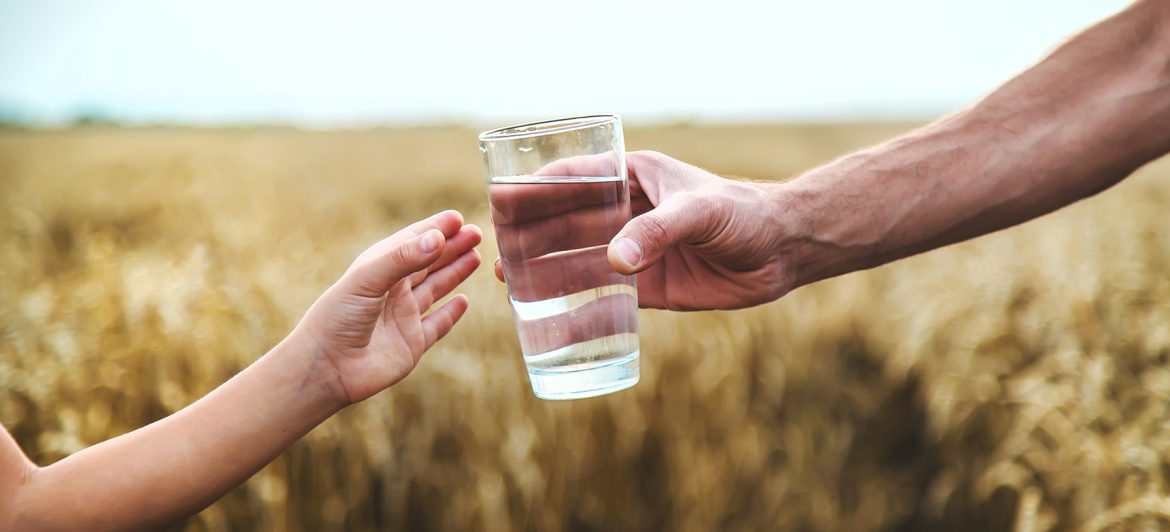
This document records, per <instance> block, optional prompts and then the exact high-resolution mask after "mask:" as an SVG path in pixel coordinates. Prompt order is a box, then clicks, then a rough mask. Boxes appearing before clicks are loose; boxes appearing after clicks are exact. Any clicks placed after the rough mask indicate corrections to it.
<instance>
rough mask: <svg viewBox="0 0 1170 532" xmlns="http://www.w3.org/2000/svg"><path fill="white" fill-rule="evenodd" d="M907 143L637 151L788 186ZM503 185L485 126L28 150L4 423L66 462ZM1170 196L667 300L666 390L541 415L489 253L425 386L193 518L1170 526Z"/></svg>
mask: <svg viewBox="0 0 1170 532" xmlns="http://www.w3.org/2000/svg"><path fill="white" fill-rule="evenodd" d="M909 127H911V124H876V125H865V124H853V125H833V126H829V125H815V126H814V125H810V126H798V125H792V126H764V125H759V126H702V127H700V126H689V125H686V124H678V125H676V126H673V127H656V128H650V129H646V128H641V129H638V128H633V129H630V130H629V131H628V133H627V144H628V147H629V148H630V149H641V148H653V149H657V150H660V151H663V152H665V153H667V154H670V155H673V156H676V157H679V158H681V159H684V160H686V161H689V162H693V163H695V164H698V165H700V166H703V167H705V168H707V169H709V170H711V171H714V172H717V173H721V174H725V175H736V176H745V177H751V178H768V179H787V178H790V177H792V176H793V175H795V174H797V173H799V172H800V171H801V170H803V169H806V168H808V167H810V166H813V165H815V164H818V163H820V162H823V161H825V160H827V159H829V158H831V157H833V156H834V155H836V154H840V153H844V152H846V151H848V150H851V149H854V148H858V147H861V146H864V145H867V144H870V143H873V142H876V141H879V140H881V139H883V138H887V137H889V136H891V135H893V134H896V133H898V132H901V131H904V130H906V129H908V128H909ZM480 172H481V171H480V166H479V159H478V152H477V151H476V146H475V140H474V131H473V130H470V129H464V128H459V127H430V128H413V129H376V130H368V131H333V132H303V131H296V130H291V129H221V130H201V129H147V128H127V129H117V128H83V129H73V130H56V131H52V130H48V131H19V130H8V131H4V132H0V423H3V424H4V425H5V426H6V427H8V429H9V430H10V431H11V432H12V433H13V435H14V436H15V437H16V438H17V440H18V441H19V442H20V443H21V444H22V446H23V447H24V448H25V449H26V451H27V452H28V453H29V454H30V455H31V456H32V457H33V459H34V460H36V461H37V462H38V463H40V464H42V465H43V464H48V463H51V462H53V461H55V460H58V459H60V458H61V457H63V456H66V455H68V454H69V453H72V452H75V451H77V450H78V449H80V448H82V447H84V446H86V445H90V444H93V443H96V442H98V441H101V440H103V439H106V438H109V437H112V436H115V435H118V434H121V433H123V432H126V431H129V430H132V429H133V428H135V427H138V426H141V425H143V424H146V423H149V422H151V421H153V420H155V419H158V418H160V417H162V416H164V415H166V414H167V413H169V412H172V411H174V410H176V409H179V408H181V407H183V406H184V405H186V404H188V403H189V402H191V401H192V400H194V399H195V398H197V397H198V396H200V395H201V394H204V393H206V392H208V391H210V390H211V389H212V388H214V387H215V386H216V385H218V384H219V383H221V382H223V381H224V380H225V379H227V378H228V377H229V376H231V375H232V374H233V373H234V372H236V371H238V370H239V369H240V368H242V367H243V366H244V365H246V364H248V363H249V362H250V361H251V360H254V359H255V358H256V357H257V356H259V355H260V354H262V353H263V352H264V351H266V350H267V349H268V348H269V347H271V346H272V345H273V344H274V343H275V342H276V341H278V340H279V339H280V338H281V337H282V336H283V335H284V334H285V333H286V332H288V331H289V329H290V328H291V327H292V326H293V324H294V323H295V322H296V320H297V319H298V317H299V315H300V313H301V312H303V310H304V309H306V308H307V307H308V305H309V304H310V303H311V302H312V301H313V300H314V298H315V297H316V296H317V295H318V294H319V293H320V292H321V291H322V290H324V289H325V287H326V286H327V285H328V284H329V283H330V282H332V280H333V279H335V278H336V277H337V276H338V275H339V274H340V273H341V272H342V271H343V269H344V268H345V266H346V265H347V264H348V263H349V261H350V260H351V259H352V258H353V257H354V256H355V255H356V253H357V252H359V251H360V250H361V249H363V248H364V247H365V246H366V245H367V244H369V243H371V242H373V241H375V240H377V239H378V238H380V237H381V236H384V235H386V234H388V233H391V232H393V231H395V230H397V229H398V228H399V227H401V226H403V225H404V224H406V223H407V222H409V221H411V220H414V219H417V218H419V217H422V216H424V215H426V214H429V213H431V212H433V211H436V210H439V209H443V208H448V207H451V208H458V209H460V210H462V211H463V212H464V213H465V214H466V215H467V217H468V218H469V219H470V220H471V221H473V222H476V223H479V224H481V225H482V226H484V227H485V228H487V227H489V226H490V224H489V223H488V220H487V218H486V216H487V214H486V196H485V190H484V186H483V184H482V179H481V173H480ZM1168 209H1170V164H1168V163H1167V162H1165V161H1163V162H1161V163H1155V164H1154V165H1152V166H1150V167H1148V168H1146V169H1144V170H1142V171H1141V172H1139V174H1138V175H1136V176H1134V177H1132V178H1130V179H1129V180H1127V181H1126V182H1123V183H1122V184H1121V185H1119V186H1118V187H1116V188H1115V189H1113V190H1110V191H1108V192H1106V193H1104V194H1103V195H1101V196H1099V197H1097V198H1094V199H1092V200H1090V201H1088V202H1084V203H1081V204H1078V205H1074V206H1072V207H1070V208H1067V209H1065V210H1062V211H1060V212H1058V213H1056V214H1054V215H1051V216H1048V217H1046V218H1043V219H1041V220H1038V221H1035V222H1033V223H1029V224H1027V225H1025V226H1023V227H1019V228H1015V229H1012V230H1008V231H1005V232H1001V233H999V234H995V235H992V236H989V237H985V238H982V239H979V240H976V241H973V242H969V243H966V244H962V245H959V246H956V247H953V248H949V249H945V250H940V251H937V252H934V253H930V254H927V255H924V256H920V257H917V258H913V259H910V260H906V261H903V262H900V263H896V264H893V265H889V266H887V267H883V268H880V269H877V270H874V271H869V272H862V273H858V274H853V275H849V276H846V277H843V278H839V279H835V280H831V281H827V282H823V283H820V284H817V285H814V286H810V287H806V288H802V289H800V290H797V291H796V292H795V293H793V294H791V295H789V296H787V297H785V298H784V299H782V300H781V301H779V302H776V303H773V304H770V305H766V306H762V307H757V308H754V309H750V310H746V311H741V312H734V313H692V314H667V313H661V312H652V311H643V312H642V313H641V315H640V319H641V320H642V344H643V362H642V364H643V366H642V381H641V383H640V384H639V385H638V386H637V387H636V388H634V389H633V390H631V391H627V392H622V393H619V394H616V395H612V396H608V397H604V398H597V399H589V400H582V401H574V402H544V401H539V400H537V399H535V398H534V397H533V396H532V394H531V392H530V390H529V387H528V383H527V381H526V376H525V373H524V370H523V364H522V361H521V359H520V356H519V354H518V353H519V349H518V346H517V341H516V338H515V336H514V333H513V329H512V323H511V316H510V312H509V310H508V307H507V304H506V298H505V292H504V289H503V286H502V285H500V284H498V283H496V282H495V280H494V278H492V276H491V274H490V271H489V269H487V268H483V269H482V271H480V272H477V273H476V274H475V276H474V277H473V278H472V279H471V280H470V281H469V283H468V284H467V285H466V287H465V292H466V293H467V294H468V295H469V296H470V297H471V300H472V307H471V310H470V311H469V314H468V316H467V317H466V318H465V319H464V321H463V322H462V323H461V324H460V325H459V326H458V327H457V329H456V330H455V331H454V333H453V334H452V335H451V336H450V337H448V338H447V339H445V340H443V341H442V342H441V343H440V344H439V345H438V346H437V347H436V348H435V349H433V350H432V351H430V352H429V353H428V354H427V355H426V358H425V359H424V361H423V363H422V365H421V366H420V368H419V369H418V370H417V371H415V372H414V373H413V374H412V375H411V376H410V377H409V378H408V379H406V380H405V381H403V382H402V383H400V384H399V385H397V386H396V387H394V388H392V389H391V390H389V391H388V392H384V393H382V394H380V395H378V396H376V397H374V398H373V399H371V400H369V401H367V402H366V403H364V404H361V405H357V406H354V407H351V408H349V409H348V410H346V411H344V412H343V413H342V414H341V415H339V416H337V417H336V418H334V419H331V420H329V421H328V422H326V423H325V424H324V425H323V426H321V427H320V428H318V429H317V430H315V431H314V432H313V433H311V434H310V435H309V436H308V437H307V438H306V439H305V440H303V441H302V442H300V443H298V444H296V445H295V446H294V447H293V448H292V449H290V450H289V451H288V452H287V453H285V454H284V455H283V456H281V457H280V458H279V459H278V460H277V461H276V462H275V463H273V464H272V465H271V466H269V467H267V468H265V469H264V470H263V471H261V472H260V473H259V474H258V475H256V476H255V477H254V478H252V479H251V480H250V481H249V482H248V483H247V484H246V485H244V486H243V487H241V488H239V489H237V490H235V491H233V492H232V493H231V494H230V495H229V496H228V497H226V498H225V499H223V500H222V501H220V502H218V503H216V504H215V505H214V506H212V507H210V508H209V509H207V510H206V511H204V512H202V513H201V514H199V515H198V516H197V517H195V518H193V519H191V520H190V521H189V522H188V523H186V524H185V525H183V527H182V528H183V529H184V530H217V531H218V530H366V529H393V530H469V529H471V530H552V531H555V530H763V529H796V530H867V529H887V530H941V529H945V530H1004V529H1015V530H1024V531H1032V530H1155V529H1165V528H1167V527H1170V411H1168V407H1170V230H1168V225H1167V220H1168V218H1167V214H1166V213H1167V212H1168ZM494 246H495V244H494V242H493V241H492V240H491V232H490V230H489V231H488V241H487V242H485V243H484V245H483V246H482V248H481V250H482V251H483V252H484V255H485V257H486V258H487V259H488V263H489V264H490V260H491V259H492V258H494V257H495V249H494ZM240 408H241V409H244V408H247V405H240Z"/></svg>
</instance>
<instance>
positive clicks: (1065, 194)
mask: <svg viewBox="0 0 1170 532" xmlns="http://www.w3.org/2000/svg"><path fill="white" fill-rule="evenodd" d="M1168 151H1170V2H1167V1H1165V0H1145V1H1141V2H1138V3H1136V4H1134V5H1132V6H1130V7H1129V8H1128V9H1126V10H1125V11H1123V12H1121V13H1119V14H1118V15H1116V16H1113V17H1111V18H1109V19H1107V20H1105V21H1103V22H1101V23H1099V24H1097V25H1096V26H1094V27H1092V28H1090V29H1088V30H1086V31H1085V32H1083V33H1081V34H1080V35H1078V36H1076V37H1075V38H1073V39H1071V40H1070V41H1069V42H1067V43H1065V44H1064V45H1063V46H1061V47H1060V48H1059V49H1057V50H1056V51H1055V52H1054V53H1052V54H1051V55H1050V56H1049V57H1048V58H1046V59H1045V60H1044V61H1043V62H1041V63H1040V64H1038V65H1036V66H1035V67H1033V68H1032V69H1030V70H1028V71H1026V72H1024V73H1023V74H1021V75H1020V76H1018V77H1016V78H1015V79H1013V80H1011V81H1009V82H1008V83H1006V84H1005V85H1003V86H1002V87H1001V88H999V90H997V91H995V92H994V93H992V94H991V95H989V96H988V97H986V98H984V99H983V100H982V101H980V102H978V103H976V104H975V105H973V106H971V107H970V108H968V109H965V110H962V111H960V112H958V113H955V114H953V115H951V116H949V117H947V118H944V119H942V120H940V121H938V122H936V123H934V124H931V125H930V126H927V127H925V128H922V129H920V130H918V131H915V132H913V133H910V134H908V135H906V136H904V137H902V138H899V139H896V140H893V141H890V142H887V143H885V144H881V145H879V146H876V147H874V148H871V149H868V150H864V151H861V152H858V153H855V154H852V155H850V156H847V157H844V158H842V159H840V160H837V161H835V162H833V163H830V164H828V165H826V166H823V167H820V168H817V169H815V170H813V171H811V172H809V173H808V174H806V175H804V176H802V177H801V178H800V179H797V180H796V181H794V182H791V183H789V184H786V185H784V186H782V187H779V189H778V191H777V199H778V201H780V202H781V204H782V205H784V206H785V208H786V209H789V210H790V211H791V212H792V213H793V214H794V215H796V216H797V219H796V221H795V224H794V226H793V229H794V231H795V234H793V235H791V236H790V237H789V239H788V240H789V241H788V242H787V243H786V246H785V247H786V248H787V249H786V251H787V253H788V254H789V255H790V256H791V257H792V258H793V259H794V260H793V264H792V266H793V267H794V268H795V272H794V274H795V276H796V283H797V284H806V283H809V282H813V281H816V280H818V279H823V278H826V277H831V276H834V275H839V274H842V273H846V272H849V271H853V270H858V269H863V268H868V267H872V266H876V265H879V264H883V263H886V262H889V261H892V260H896V259H899V258H902V257H906V256H909V255H913V254H915V253H919V252H922V251H926V250H929V249H933V248H936V247H939V246H943V245H947V244H951V243H954V242H958V241H961V240H965V239H968V238H972V237H975V236H978V235H982V234H985V233H989V232H992V231H996V230H999V229H1002V228H1005V227H1009V226H1012V225H1015V224H1018V223H1021V222H1024V221H1026V220H1030V219H1032V218H1035V217H1037V216H1040V215H1043V214H1045V213H1048V212H1051V211H1053V210H1056V209H1058V208H1060V207H1062V206H1064V205H1067V204H1069V203H1072V202H1075V201H1077V200H1080V199H1082V198H1085V197H1088V196H1091V195H1093V194H1095V193H1097V192H1100V191H1102V190H1105V189H1106V188H1108V187H1110V186H1112V185H1114V184H1115V183H1117V182H1118V181H1120V180H1121V179H1123V178H1124V177H1126V176H1127V175H1129V174H1131V173H1132V172H1133V171H1134V170H1136V169H1138V168H1139V167H1141V166H1142V165H1144V164H1146V163H1148V162H1150V161H1151V160H1153V159H1156V158H1158V157H1159V156H1161V155H1162V154H1165V153H1167V152H1168Z"/></svg>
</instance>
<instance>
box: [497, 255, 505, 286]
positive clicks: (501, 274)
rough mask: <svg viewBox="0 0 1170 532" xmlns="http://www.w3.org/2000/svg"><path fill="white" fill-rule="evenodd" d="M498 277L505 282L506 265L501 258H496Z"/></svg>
mask: <svg viewBox="0 0 1170 532" xmlns="http://www.w3.org/2000/svg"><path fill="white" fill-rule="evenodd" d="M496 279H499V280H500V282H501V283H502V282H504V265H503V264H500V259H496Z"/></svg>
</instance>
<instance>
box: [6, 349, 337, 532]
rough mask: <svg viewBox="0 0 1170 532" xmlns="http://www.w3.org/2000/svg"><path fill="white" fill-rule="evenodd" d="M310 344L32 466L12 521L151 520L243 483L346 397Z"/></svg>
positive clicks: (111, 525) (21, 524) (149, 525)
mask: <svg viewBox="0 0 1170 532" xmlns="http://www.w3.org/2000/svg"><path fill="white" fill-rule="evenodd" d="M316 360H318V359H316V358H315V357H314V356H313V355H312V354H311V352H310V351H309V350H306V349H304V348H302V347H301V346H297V345H295V344H292V343H290V342H287V341H286V342H285V343H282V344H281V345H280V346H277V347H276V348H274V349H273V350H272V351H271V352H269V353H268V354H267V355H265V356H264V357H262V358H261V359H260V360H258V361H257V362H256V363H255V364H253V365H252V366H250V367H248V368H247V369H245V370H244V371H243V372H241V373H240V374H239V375H236V376H235V377H234V378H232V379H231V380H229V381H228V382H226V383H225V384H223V385H222V386H220V387H219V388H218V389H216V390H215V391H213V392H212V393H210V394H208V395H207V396H206V397H204V398H202V399H200V400H199V401H197V402H195V403H194V404H192V405H191V406H188V407H187V408H184V409H183V410H181V411H179V412H176V413H175V414H174V415H172V416H170V417H167V418H165V419H162V420H160V421H158V422H156V423H153V424H151V425H149V426H147V427H144V428H142V429H139V430H136V431H134V432H131V433H128V434H125V435H123V436H120V437H118V438H114V439H112V440H109V441H106V442H103V443H101V444H99V445H95V446H93V447H91V448H89V449H86V450H84V451H81V452H79V453H77V454H74V455H72V456H69V457H68V458H65V459H64V460H61V461H60V462H57V463H55V464H53V465H50V466H48V467H45V468H42V469H39V470H37V471H36V472H35V473H34V474H33V475H31V476H30V478H29V480H28V481H27V482H26V483H25V484H24V485H23V486H22V487H21V488H20V489H19V490H18V495H17V497H18V498H17V500H16V501H15V504H13V505H12V507H13V508H15V509H16V510H17V511H19V515H16V516H11V517H14V518H15V523H14V525H15V529H18V530H19V529H35V530H126V529H157V528H160V527H162V526H165V525H166V524H168V523H172V522H174V521H176V520H178V519H182V518H184V517H187V516H189V515H193V514H194V513H196V512H198V511H199V510H200V509H202V508H204V507H205V506H207V505H208V504H210V503H211V502H213V501H214V500H216V499H217V498H219V497H220V496H222V495H223V494H224V493H226V492H227V491H228V490H230V489H231V488H233V487H235V486H236V485H238V484H240V483H241V482H243V481H244V480H245V479H247V478H248V477H250V476H251V475H252V474H254V473H255V472H256V471H258V470H259V469H260V468H261V467H263V466H264V464H267V463H268V462H269V461H271V460H272V459H273V458H274V457H275V456H276V455H277V454H279V453H280V452H281V451H283V450H284V449H285V448H287V447H288V446H289V445H291V444H292V443H293V442H294V441H296V440H297V439H299V438H300V437H301V436H303V435H304V434H305V433H307V432H308V431H309V430H311V429H312V428H313V427H314V426H316V425H317V424H318V423H320V422H321V421H323V420H325V419H326V418H327V417H329V415H331V414H332V413H334V412H336V411H337V410H338V409H340V408H341V407H342V405H343V404H344V403H343V402H342V401H341V400H340V399H339V396H338V391H337V390H336V389H335V388H334V385H335V381H334V380H333V379H332V378H330V377H329V372H328V371H321V369H322V368H320V367H317V366H316V364H317V362H316Z"/></svg>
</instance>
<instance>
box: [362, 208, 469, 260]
mask: <svg viewBox="0 0 1170 532" xmlns="http://www.w3.org/2000/svg"><path fill="white" fill-rule="evenodd" d="M462 226H463V215H462V214H460V213H459V211H443V212H440V213H436V214H432V215H431V216H429V217H427V218H424V219H422V220H419V221H417V222H415V223H413V224H410V225H409V226H407V227H406V228H405V229H403V230H401V231H398V232H397V233H394V234H392V235H390V236H388V237H386V238H383V239H382V240H380V241H378V242H376V243H374V245H372V246H370V247H369V249H366V250H365V251H363V252H362V253H361V255H358V258H357V259H356V260H354V261H353V265H351V266H350V269H351V270H352V269H354V268H356V267H358V266H359V265H362V264H365V263H366V262H368V261H369V260H370V258H371V257H378V256H381V255H383V254H385V253H386V252H388V251H389V250H392V249H394V248H395V247H397V246H398V245H400V244H402V243H403V242H406V241H407V240H410V239H412V238H415V237H417V236H418V235H421V234H423V233H425V232H427V231H430V230H432V229H438V230H439V231H440V232H442V233H443V237H444V238H451V237H452V236H454V235H455V234H456V233H457V232H459V228H460V227H462Z"/></svg>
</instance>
